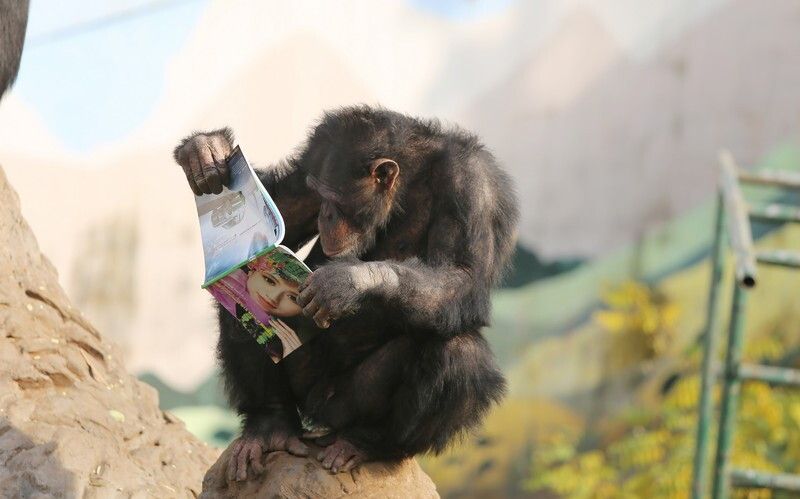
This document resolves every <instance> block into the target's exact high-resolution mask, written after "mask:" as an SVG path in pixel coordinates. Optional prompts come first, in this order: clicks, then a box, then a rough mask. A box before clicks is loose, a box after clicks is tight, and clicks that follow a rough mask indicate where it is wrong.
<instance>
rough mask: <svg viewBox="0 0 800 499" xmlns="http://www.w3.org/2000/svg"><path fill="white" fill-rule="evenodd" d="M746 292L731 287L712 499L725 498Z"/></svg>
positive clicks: (735, 410) (737, 391) (739, 385)
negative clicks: (731, 302) (731, 300)
mask: <svg viewBox="0 0 800 499" xmlns="http://www.w3.org/2000/svg"><path fill="white" fill-rule="evenodd" d="M746 303H747V291H746V290H745V289H743V287H742V286H734V287H733V304H732V306H731V322H730V326H729V329H728V349H727V352H726V354H725V374H724V376H725V380H724V382H723V384H722V386H723V390H722V404H721V406H722V407H721V410H720V420H719V431H718V432H717V453H716V457H715V465H716V469H715V471H714V487H713V489H712V497H713V498H714V499H727V498H728V497H729V489H730V480H729V476H728V475H729V468H730V454H731V448H732V446H733V427H734V425H735V423H736V412H737V410H738V405H739V393H740V392H741V388H742V382H741V380H740V379H739V376H738V374H739V364H740V362H741V359H742V343H743V340H744V318H745V315H744V313H745V305H746Z"/></svg>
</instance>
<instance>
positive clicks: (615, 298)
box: [592, 281, 680, 364]
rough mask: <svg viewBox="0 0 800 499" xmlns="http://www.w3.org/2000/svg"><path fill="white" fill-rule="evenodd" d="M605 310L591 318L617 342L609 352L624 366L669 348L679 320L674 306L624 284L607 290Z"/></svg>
mask: <svg viewBox="0 0 800 499" xmlns="http://www.w3.org/2000/svg"><path fill="white" fill-rule="evenodd" d="M603 303H604V308H603V309H601V310H598V311H596V312H594V314H592V319H593V320H594V322H595V323H596V324H598V325H599V326H600V327H602V328H603V329H605V330H606V331H608V332H609V333H611V334H613V335H615V336H616V337H617V338H618V340H619V341H617V343H616V344H615V345H614V347H613V348H612V349H611V352H612V353H613V354H614V355H615V356H617V357H618V358H617V359H616V360H617V361H618V363H619V361H621V362H622V363H623V364H628V363H634V362H640V361H642V360H649V359H652V358H654V357H656V356H658V355H662V354H664V353H665V352H666V351H667V349H668V347H669V346H670V344H671V342H672V340H673V338H674V333H675V325H676V324H677V322H678V318H679V315H680V314H679V308H678V306H677V304H675V303H672V302H670V301H669V300H667V298H666V297H665V296H664V294H663V293H661V292H659V291H658V290H656V289H653V288H651V287H649V286H647V285H645V284H642V283H638V282H635V281H626V282H623V283H622V284H620V285H618V286H616V287H614V288H611V289H609V290H607V291H606V292H605V293H604V295H603Z"/></svg>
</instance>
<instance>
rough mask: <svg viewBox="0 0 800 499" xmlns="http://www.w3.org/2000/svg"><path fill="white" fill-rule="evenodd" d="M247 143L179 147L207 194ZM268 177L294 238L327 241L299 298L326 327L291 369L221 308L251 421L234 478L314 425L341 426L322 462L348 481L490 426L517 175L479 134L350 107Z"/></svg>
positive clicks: (233, 375) (194, 181)
mask: <svg viewBox="0 0 800 499" xmlns="http://www.w3.org/2000/svg"><path fill="white" fill-rule="evenodd" d="M232 145H233V134H232V132H231V130H230V129H227V128H223V129H220V130H216V131H211V132H207V133H196V134H194V135H192V136H190V137H187V138H186V139H184V140H183V141H182V142H181V143H180V144H179V145H178V147H177V148H176V149H175V160H176V161H177V162H178V163H179V164H180V165H181V166H182V167H183V169H184V172H185V173H186V176H187V179H188V181H189V185H190V186H191V188H192V190H193V191H194V192H195V194H202V193H212V192H214V193H219V192H221V190H222V185H223V184H225V182H226V181H227V180H228V171H227V167H226V165H225V158H226V157H227V156H228V154H229V153H230V152H231V149H232ZM258 175H259V178H260V180H261V181H262V182H263V184H264V186H265V187H266V189H267V191H269V193H270V195H271V196H272V197H273V199H274V200H275V202H276V204H277V206H278V208H279V209H280V211H281V213H282V214H283V217H284V219H285V221H286V226H287V228H286V237H285V239H284V244H286V245H287V246H289V247H294V248H297V247H299V246H301V245H302V244H304V243H306V242H308V241H310V240H311V239H312V238H313V237H314V236H315V235H316V234H317V233H319V241H318V243H317V244H316V245H315V246H314V249H312V251H311V254H310V255H309V257H308V258H307V263H309V265H310V266H311V268H312V269H315V272H314V273H313V274H312V275H311V276H310V278H309V279H308V280H307V281H306V283H305V285H304V286H303V288H302V291H301V293H300V295H299V296H298V298H297V302H298V303H299V304H300V305H301V306H302V307H303V312H304V314H305V315H307V316H308V318H305V319H304V321H301V322H300V323H299V324H296V325H295V327H296V328H300V330H301V333H302V330H304V328H324V329H325V330H324V331H322V332H320V333H319V334H317V335H316V336H315V337H314V338H313V339H312V340H311V341H310V342H309V343H307V344H305V345H304V346H303V347H302V348H300V349H298V350H297V351H295V352H293V353H292V354H291V355H289V356H287V357H286V359H284V360H283V361H282V362H281V363H280V364H277V365H276V364H273V363H272V362H271V361H270V360H269V359H268V358H267V357H266V356H265V355H264V353H263V351H262V350H261V349H259V348H256V347H255V345H253V344H251V341H252V340H251V338H250V336H249V335H248V334H247V333H246V332H245V331H243V330H242V328H241V326H240V325H239V324H238V323H237V322H236V320H235V319H234V318H233V317H232V316H230V315H229V314H228V313H227V312H226V311H224V310H222V309H221V310H220V314H219V321H220V338H219V345H218V356H219V360H220V362H221V366H222V371H223V375H224V379H225V385H226V389H227V392H228V394H229V399H230V402H231V404H232V405H233V406H234V407H235V408H236V409H237V410H238V411H239V413H240V414H241V415H242V416H243V419H244V422H243V430H242V438H241V439H240V440H238V441H237V443H236V444H235V446H234V449H233V454H232V458H231V461H230V463H229V468H228V473H229V478H230V479H237V480H244V479H246V477H247V469H248V464H249V465H250V466H251V467H252V468H253V470H254V471H255V472H260V471H261V470H263V467H262V464H261V456H262V453H264V452H269V451H273V450H287V451H289V452H291V453H293V454H297V455H307V454H308V452H309V447H308V446H307V445H306V444H305V443H304V442H303V441H302V440H301V437H302V434H301V431H302V428H301V416H300V415H302V416H303V417H305V418H308V420H310V421H313V422H314V423H315V424H317V425H321V426H323V427H326V428H328V429H329V430H330V432H331V433H330V434H328V435H326V436H324V437H322V438H319V439H317V443H318V444H320V445H322V446H323V447H324V449H323V450H322V451H321V452H320V453H319V455H318V456H317V458H318V459H319V460H320V461H322V463H323V465H324V466H325V467H326V468H328V469H330V470H331V471H333V472H338V471H347V470H350V469H352V468H353V467H354V466H355V465H357V464H359V463H361V462H363V461H367V460H391V459H399V458H402V457H405V456H411V455H414V454H417V453H422V452H428V451H432V452H440V451H442V450H443V449H444V448H445V446H446V445H447V443H448V442H450V441H451V440H452V439H453V437H455V436H457V435H460V434H462V433H463V432H465V431H466V430H469V429H472V428H474V427H475V426H476V425H478V424H479V423H480V421H481V419H482V418H483V416H484V415H485V414H486V412H487V410H488V409H489V408H490V406H491V405H492V404H493V403H495V402H498V401H499V400H500V399H501V398H502V396H503V395H504V392H505V380H504V378H503V376H502V374H501V373H500V372H499V370H498V368H497V367H496V365H495V363H494V359H493V356H492V353H491V351H490V349H489V347H488V345H487V343H486V341H485V340H484V338H483V336H482V335H481V329H482V328H483V327H484V326H486V325H487V324H488V321H489V314H490V300H489V298H490V297H489V294H490V289H491V288H492V287H493V286H494V285H495V284H497V282H498V279H499V278H500V277H501V275H502V273H503V271H504V269H505V267H506V264H507V262H508V260H509V256H510V255H511V253H512V251H513V248H514V244H515V239H516V225H517V218H518V208H517V201H516V197H515V194H514V189H513V187H512V184H511V181H510V179H509V177H508V176H507V175H506V174H505V173H504V172H503V171H502V170H501V169H500V168H499V167H498V165H497V162H496V161H495V159H494V158H493V157H492V155H491V153H489V151H487V150H486V148H485V147H484V146H483V145H482V144H481V143H480V141H479V139H478V138H477V137H476V136H475V135H472V134H471V133H468V132H466V131H464V130H462V129H459V128H457V127H452V128H444V127H442V126H441V125H440V124H439V123H438V122H436V121H425V120H420V119H417V118H412V117H409V116H405V115H403V114H399V113H396V112H392V111H389V110H385V109H382V108H373V107H368V106H355V107H347V108H342V109H339V110H336V111H333V112H328V113H325V114H324V116H323V117H322V119H321V120H320V122H319V123H318V124H317V125H316V127H315V128H314V129H313V131H312V132H311V133H310V136H309V137H308V139H307V141H306V143H305V144H304V145H303V146H302V148H301V149H300V150H299V151H298V153H297V154H296V155H295V156H293V157H290V158H289V159H287V160H285V161H283V162H281V163H280V164H277V165H274V166H272V167H269V168H265V169H263V170H258ZM312 319H313V320H312ZM305 330H306V331H307V329H305ZM301 336H302V334H301Z"/></svg>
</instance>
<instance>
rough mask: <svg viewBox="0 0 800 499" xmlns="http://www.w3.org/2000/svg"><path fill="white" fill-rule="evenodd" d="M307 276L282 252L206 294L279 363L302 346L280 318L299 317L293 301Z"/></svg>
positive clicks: (255, 263)
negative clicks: (236, 320) (233, 316)
mask: <svg viewBox="0 0 800 499" xmlns="http://www.w3.org/2000/svg"><path fill="white" fill-rule="evenodd" d="M308 274H309V272H308V270H307V269H305V268H304V267H303V266H302V265H301V264H299V263H298V262H297V261H295V260H294V259H292V258H291V257H289V256H288V255H286V254H285V253H282V252H281V251H279V250H278V251H272V252H270V253H268V254H266V255H263V256H261V257H258V258H256V259H255V260H253V261H251V262H249V263H248V264H247V265H245V266H243V267H242V268H240V269H237V270H235V271H233V272H231V273H230V274H228V275H227V276H225V277H223V278H222V279H220V280H219V281H217V282H215V283H214V284H212V285H211V286H210V287H209V291H211V293H212V294H213V295H214V296H215V297H216V298H217V300H218V301H219V302H220V303H221V304H222V306H223V307H225V308H226V309H227V310H228V311H229V312H231V313H232V314H234V315H235V316H236V317H237V318H238V319H239V321H240V322H241V323H242V325H243V326H244V327H245V329H246V330H247V331H248V332H249V333H250V334H251V335H252V336H253V337H254V338H255V339H256V341H257V342H258V343H259V344H262V345H264V346H265V348H266V349H267V352H268V353H269V355H270V357H271V358H272V360H273V361H274V362H279V361H280V360H281V359H283V358H284V357H285V356H287V355H289V354H290V353H291V352H293V351H294V350H296V349H297V348H299V347H300V345H301V344H302V342H301V341H300V338H299V337H298V336H297V334H296V333H295V332H294V330H293V329H292V328H291V327H290V326H289V325H287V324H286V322H284V321H283V320H281V319H282V318H289V317H294V316H297V315H299V314H300V312H301V307H300V306H299V305H298V304H297V302H296V300H297V295H298V294H299V287H300V284H301V283H302V282H303V281H304V280H305V278H306V277H307V276H308Z"/></svg>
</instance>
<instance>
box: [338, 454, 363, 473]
mask: <svg viewBox="0 0 800 499" xmlns="http://www.w3.org/2000/svg"><path fill="white" fill-rule="evenodd" d="M360 462H361V459H359V457H358V456H353V457H351V458H350V459H349V460H348V461H347V462H346V463H344V466H342V467H341V468H340V470H339V471H341V472H343V473H347V472H348V471H350V470H352V469H353V468H355V467H356V466H358V463H360Z"/></svg>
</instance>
